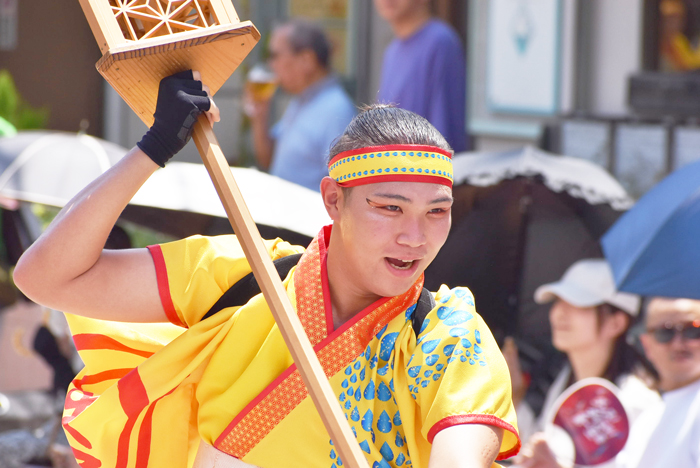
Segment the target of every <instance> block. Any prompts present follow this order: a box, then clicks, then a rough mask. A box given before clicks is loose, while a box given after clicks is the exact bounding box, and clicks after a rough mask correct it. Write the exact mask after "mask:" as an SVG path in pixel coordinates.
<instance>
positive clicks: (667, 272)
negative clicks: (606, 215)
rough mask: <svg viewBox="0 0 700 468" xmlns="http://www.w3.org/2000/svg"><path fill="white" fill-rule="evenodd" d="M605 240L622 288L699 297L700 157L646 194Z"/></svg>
mask: <svg viewBox="0 0 700 468" xmlns="http://www.w3.org/2000/svg"><path fill="white" fill-rule="evenodd" d="M602 244H603V251H604V252H605V256H606V257H607V258H608V260H609V262H610V264H611V266H612V269H613V273H614V276H615V282H616V284H617V287H618V288H619V289H620V290H622V291H628V292H632V293H637V294H641V295H644V296H666V297H686V298H692V299H700V161H698V162H695V163H693V164H689V165H687V166H685V167H683V168H681V169H679V170H677V171H676V172H674V173H673V174H671V175H669V176H668V177H666V178H665V179H664V180H662V181H661V182H660V183H659V184H658V185H656V186H655V187H654V188H653V189H652V190H650V191H649V192H648V193H647V194H646V195H644V196H643V197H642V198H641V199H640V200H639V201H638V202H637V204H636V205H635V206H634V207H633V208H632V209H631V210H629V211H628V212H627V213H625V214H624V215H623V216H621V217H620V218H619V219H618V220H617V222H616V223H615V224H614V225H613V226H612V227H611V228H610V230H609V231H608V232H607V233H606V234H605V236H604V237H603V239H602Z"/></svg>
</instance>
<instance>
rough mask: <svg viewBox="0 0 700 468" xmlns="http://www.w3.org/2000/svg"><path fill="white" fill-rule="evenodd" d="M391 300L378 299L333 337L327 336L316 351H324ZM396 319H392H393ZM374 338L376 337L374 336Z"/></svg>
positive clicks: (346, 323) (336, 331) (334, 332)
mask: <svg viewBox="0 0 700 468" xmlns="http://www.w3.org/2000/svg"><path fill="white" fill-rule="evenodd" d="M390 299H392V298H391V297H382V298H381V299H377V300H376V301H374V302H373V303H372V304H370V305H368V306H367V307H365V308H364V309H363V310H362V312H360V313H359V314H355V316H354V317H353V318H352V319H351V320H348V321H347V322H345V323H344V324H343V326H341V327H340V328H338V329H337V330H334V331H333V334H332V335H329V336H327V337H326V338H324V339H323V341H321V342H320V343H319V344H318V345H317V346H316V347H315V348H314V351H316V352H318V350H320V349H323V347H325V346H326V345H327V344H330V343H331V342H332V341H333V340H335V339H336V338H338V337H339V336H340V335H342V334H343V333H345V332H346V331H348V330H349V329H350V327H352V326H353V325H355V324H356V323H357V322H359V321H360V320H362V319H363V318H365V317H366V316H367V315H369V314H370V313H372V311H374V309H376V308H377V307H379V306H381V305H382V304H384V303H385V302H387V301H389V300H390ZM396 315H398V313H397V314H396ZM394 317H395V316H394ZM394 317H391V318H392V319H393V318H394ZM387 323H388V322H387ZM373 336H374V335H373ZM355 357H357V356H355ZM355 357H353V358H352V359H355ZM352 359H351V360H352Z"/></svg>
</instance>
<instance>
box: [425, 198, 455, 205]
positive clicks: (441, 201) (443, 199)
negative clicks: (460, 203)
mask: <svg viewBox="0 0 700 468" xmlns="http://www.w3.org/2000/svg"><path fill="white" fill-rule="evenodd" d="M454 201H455V199H454V198H453V197H440V198H436V199H435V200H433V201H431V202H430V204H431V205H432V204H433V203H444V202H450V203H453V202H454Z"/></svg>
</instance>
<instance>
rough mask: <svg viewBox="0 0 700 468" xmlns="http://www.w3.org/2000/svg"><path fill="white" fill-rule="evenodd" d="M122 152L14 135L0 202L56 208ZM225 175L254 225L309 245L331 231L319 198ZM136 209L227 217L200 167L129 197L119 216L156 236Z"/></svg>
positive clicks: (60, 136) (275, 183)
mask: <svg viewBox="0 0 700 468" xmlns="http://www.w3.org/2000/svg"><path fill="white" fill-rule="evenodd" d="M126 152H127V150H126V149H125V148H122V147H120V146H118V145H115V144H113V143H110V142H107V141H104V140H101V139H99V138H95V137H91V136H88V135H78V134H71V133H64V132H45V131H33V132H20V133H18V134H17V135H16V136H13V137H7V138H0V171H2V172H0V195H2V196H4V197H7V198H12V199H16V200H23V201H29V202H34V203H42V204H47V205H52V206H58V207H62V206H64V205H65V204H66V203H67V202H68V200H70V199H71V198H72V197H73V196H74V195H76V194H77V193H78V192H79V191H80V190H81V189H82V188H83V187H85V186H86V185H87V184H89V183H90V182H91V181H92V180H94V179H95V178H96V177H98V176H99V175H100V174H102V173H103V172H104V171H106V170H107V169H109V167H111V166H112V165H113V164H114V163H116V162H117V161H118V160H119V159H121V158H122V157H123V156H124V155H125V154H126ZM231 170H232V172H233V175H234V177H235V178H236V181H237V182H238V184H239V187H240V190H241V193H242V194H243V198H244V199H245V201H246V203H247V205H248V208H249V209H250V212H251V215H252V217H253V220H254V221H255V222H256V223H257V224H258V225H264V226H270V227H272V228H279V229H282V230H285V231H291V232H294V233H299V234H302V235H304V236H308V237H313V236H315V235H316V234H317V233H318V231H319V230H320V229H321V227H322V226H324V225H325V224H328V223H330V219H329V218H328V215H327V213H326V211H325V208H324V207H323V203H322V200H321V196H320V194H319V193H318V192H315V191H313V190H309V189H307V188H305V187H302V186H300V185H297V184H294V183H291V182H288V181H285V180H282V179H280V178H278V177H274V176H271V175H268V174H266V173H263V172H260V171H257V170H255V169H243V168H232V169H231ZM136 206H141V207H146V208H157V209H158V210H169V211H168V212H167V216H170V217H171V219H172V220H174V222H172V223H171V225H176V224H187V221H190V220H191V219H193V218H192V217H190V218H187V221H184V222H183V221H182V219H179V220H178V218H176V216H177V214H176V213H175V212H180V213H185V214H186V213H198V214H200V215H205V216H213V217H219V218H225V217H226V214H225V212H224V209H223V206H222V204H221V201H220V200H219V198H218V196H217V194H216V190H215V189H214V186H213V184H212V182H211V180H210V178H209V175H208V174H207V172H206V169H205V168H204V166H203V165H202V164H192V163H180V162H171V163H169V164H168V165H167V166H166V167H165V168H164V169H160V170H158V171H156V173H155V174H154V175H153V176H152V177H151V178H150V179H149V180H148V181H147V182H146V184H145V185H144V186H143V187H142V188H141V190H139V192H138V193H137V194H136V196H135V197H134V199H133V201H132V203H131V209H127V210H125V214H126V215H127V216H126V217H127V218H129V216H128V215H129V214H132V216H131V218H132V219H133V218H138V219H139V221H142V222H145V223H146V224H147V225H148V226H149V227H153V228H156V229H158V225H157V223H158V222H159V221H160V220H162V219H163V216H162V213H159V214H156V213H155V211H154V210H151V211H143V210H140V211H139V210H137V209H134V208H136ZM133 213H137V216H133ZM149 218H150V219H151V220H152V222H150V223H149ZM199 218H200V219H201V218H202V216H199ZM200 224H201V223H200ZM187 228H192V226H183V229H184V231H183V232H189V233H192V232H191V229H190V231H187ZM179 233H180V231H177V232H176V234H179Z"/></svg>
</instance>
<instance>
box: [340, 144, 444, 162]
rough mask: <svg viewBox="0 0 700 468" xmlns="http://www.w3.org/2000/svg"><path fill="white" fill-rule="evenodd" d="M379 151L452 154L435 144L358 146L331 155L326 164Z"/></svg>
mask: <svg viewBox="0 0 700 468" xmlns="http://www.w3.org/2000/svg"><path fill="white" fill-rule="evenodd" d="M379 151H428V152H430V153H440V154H442V155H443V156H447V157H448V158H452V154H451V153H450V152H449V151H446V150H444V149H442V148H438V147H437V146H430V145H384V146H366V147H364V148H358V149H356V150H349V151H343V152H342V153H338V154H336V155H335V156H333V159H331V161H330V162H329V163H328V166H329V167H330V166H332V165H333V164H335V163H336V162H337V161H338V160H340V159H343V158H347V157H348V156H355V155H357V154H367V153H377V152H379Z"/></svg>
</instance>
